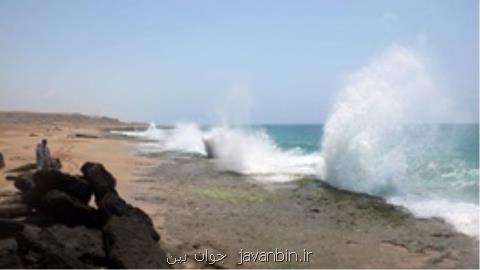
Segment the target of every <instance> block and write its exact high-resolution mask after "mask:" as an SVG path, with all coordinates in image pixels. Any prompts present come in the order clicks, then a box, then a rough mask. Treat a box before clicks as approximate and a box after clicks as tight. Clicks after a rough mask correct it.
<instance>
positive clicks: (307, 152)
mask: <svg viewBox="0 0 480 270" xmlns="http://www.w3.org/2000/svg"><path fill="white" fill-rule="evenodd" d="M325 129H326V126H325V125H323V124H293V125H292V124H290V125H286V124H276V125H249V126H236V127H234V126H230V127H223V126H198V125H196V124H192V123H183V124H178V125H176V126H175V127H174V128H172V129H162V128H157V127H156V125H155V124H153V123H152V124H150V126H149V128H148V129H146V130H138V131H117V132H116V133H121V134H123V135H127V136H132V137H137V138H141V139H143V142H142V143H140V144H139V151H141V152H143V153H176V154H177V155H170V156H171V157H172V158H178V157H181V158H192V159H193V158H199V157H200V158H206V157H207V150H206V147H205V142H208V143H210V144H211V146H212V148H213V152H214V158H213V159H212V162H215V164H216V165H217V168H218V170H221V171H230V172H235V173H238V174H243V175H249V176H251V177H252V179H255V180H256V181H259V182H269V183H284V182H290V181H297V180H300V179H305V178H311V179H317V180H318V181H325V182H327V183H329V184H331V185H333V186H336V187H339V188H342V189H345V190H350V191H355V192H362V193H367V194H371V195H375V196H380V197H383V198H384V199H386V200H387V201H388V202H390V203H392V204H395V205H400V206H402V207H405V208H406V209H408V210H409V211H410V212H412V213H413V214H414V215H416V216H418V217H424V218H429V217H438V218H442V219H444V220H445V221H446V222H448V223H450V224H452V225H453V226H454V227H455V228H456V229H457V230H458V231H460V232H462V233H466V234H468V235H471V236H476V237H478V220H479V125H478V124H435V125H433V124H429V125H412V126H405V127H403V128H402V129H398V130H397V132H398V133H400V135H398V134H389V138H388V143H387V142H385V141H382V140H380V139H378V138H371V137H368V136H367V138H365V136H366V135H358V134H357V135H355V136H349V135H348V134H346V133H343V135H344V136H346V137H349V139H347V138H344V139H343V140H335V143H339V145H332V143H331V142H330V141H329V140H328V139H325V138H324V137H325V136H326V134H325ZM336 136H339V135H336ZM167 156H168V155H167Z"/></svg>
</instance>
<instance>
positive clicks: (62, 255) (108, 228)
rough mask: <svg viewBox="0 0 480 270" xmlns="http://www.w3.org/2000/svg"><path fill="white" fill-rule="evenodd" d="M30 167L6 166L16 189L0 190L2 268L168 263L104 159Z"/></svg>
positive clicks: (142, 214) (154, 235) (143, 217)
mask: <svg viewBox="0 0 480 270" xmlns="http://www.w3.org/2000/svg"><path fill="white" fill-rule="evenodd" d="M31 169H32V168H31V166H23V167H20V168H17V169H14V170H10V174H8V176H7V179H8V180H10V181H13V184H14V186H15V187H16V188H17V189H18V191H12V190H10V191H9V190H3V191H1V192H0V268H168V267H169V265H168V264H167V263H166V254H165V252H164V251H163V250H162V249H161V247H160V245H159V243H158V241H159V240H160V235H159V234H158V233H157V231H156V230H155V227H154V225H153V222H152V220H151V219H150V217H149V216H148V215H147V214H146V213H145V212H144V211H143V210H141V209H140V208H137V207H134V206H132V205H130V204H128V203H127V202H126V201H125V200H124V199H123V198H122V197H121V196H120V194H119V193H118V191H117V189H116V183H117V181H116V179H115V178H114V177H113V176H112V175H111V174H110V172H108V171H107V170H106V169H105V168H104V166H103V165H102V164H100V163H92V162H87V163H85V164H83V166H82V167H81V172H82V174H81V175H71V174H66V173H63V172H61V171H60V170H53V169H52V170H45V171H35V170H31ZM58 169H59V168H58ZM92 199H93V200H94V202H91V201H92Z"/></svg>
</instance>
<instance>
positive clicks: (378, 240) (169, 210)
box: [0, 113, 478, 268]
mask: <svg viewBox="0 0 480 270" xmlns="http://www.w3.org/2000/svg"><path fill="white" fill-rule="evenodd" d="M138 127H142V124H125V123H120V122H118V121H115V120H112V119H105V118H84V117H80V116H78V115H60V116H59V115H46V116H45V115H40V116H39V115H37V114H26V115H25V114H13V115H9V116H8V117H5V115H3V116H2V113H0V152H1V153H3V155H4V157H5V162H6V168H4V169H2V170H0V179H2V180H0V189H12V188H13V185H12V183H11V182H8V181H4V180H3V178H4V176H5V174H6V173H5V172H6V171H7V170H9V169H12V168H14V167H17V166H20V165H23V164H25V163H29V162H33V161H34V149H35V145H36V144H37V143H38V142H39V141H40V140H41V139H42V138H47V139H48V140H49V146H50V149H51V152H52V155H53V156H54V157H58V158H60V159H61V161H62V163H63V170H64V171H66V172H69V173H79V168H80V166H81V165H82V164H83V163H84V162H86V161H96V162H101V163H103V164H104V165H105V166H106V168H107V169H108V170H109V171H110V172H111V173H112V174H113V175H114V176H115V177H116V179H117V185H118V190H119V192H120V193H121V194H122V196H124V198H126V199H127V200H128V202H130V203H132V204H134V205H135V206H139V207H141V208H142V209H144V210H145V211H146V212H147V213H148V214H149V215H150V216H151V217H152V219H153V221H154V223H155V226H156V228H157V230H158V231H159V233H160V235H161V238H162V239H161V244H162V246H163V247H164V248H165V249H166V250H167V252H168V253H169V254H170V255H171V256H172V258H173V257H179V256H184V255H185V254H187V255H188V256H190V257H189V258H191V257H192V256H193V255H194V254H195V253H199V252H200V253H204V252H205V249H208V250H209V251H210V252H214V253H221V254H225V255H227V258H225V259H224V260H223V261H222V262H218V263H217V264H215V265H214V266H212V265H209V264H208V263H198V262H194V261H193V260H189V261H188V263H186V264H176V265H175V266H174V267H175V268H203V267H207V268H212V267H217V268H224V267H227V268H252V267H256V268H270V267H274V268H432V267H433V268H478V239H474V238H472V237H469V236H466V235H462V234H459V233H456V232H455V231H454V230H453V228H452V227H451V226H449V225H447V224H446V223H444V222H442V221H441V220H437V219H417V218H414V217H412V216H411V215H409V214H408V213H406V212H404V211H402V210H401V209H396V208H394V207H392V206H390V205H388V204H385V203H384V202H383V201H382V200H380V199H377V198H373V197H370V196H366V195H361V194H354V193H348V192H342V191H338V190H335V189H332V188H331V187H328V186H326V185H324V184H322V183H321V182H319V181H317V180H311V179H303V180H300V181H296V182H292V183H286V184H268V183H259V182H258V181H255V180H254V179H251V178H249V177H245V176H240V175H235V174H230V173H224V172H220V171H218V170H217V169H216V168H215V164H214V163H213V161H212V160H207V159H204V158H200V157H199V158H188V159H185V158H182V156H172V154H171V153H170V154H168V153H166V154H156V155H143V154H140V153H139V152H138V151H137V146H138V144H139V143H141V142H139V141H137V140H133V139H129V138H126V137H122V136H114V135H111V134H109V133H108V132H107V130H109V129H123V128H138ZM76 134H84V135H89V136H94V138H78V137H77V136H76ZM89 136H87V137H89ZM276 248H277V249H279V250H285V249H288V250H289V251H294V252H297V253H298V254H302V252H305V251H307V252H312V254H311V255H310V257H309V262H297V261H289V262H272V261H271V260H270V261H269V262H259V261H257V262H245V263H243V264H241V265H240V264H239V262H241V259H240V258H241V257H242V256H241V254H240V251H242V250H243V251H245V252H268V251H275V249H276ZM304 250H305V251H304Z"/></svg>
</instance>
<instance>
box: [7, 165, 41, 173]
mask: <svg viewBox="0 0 480 270" xmlns="http://www.w3.org/2000/svg"><path fill="white" fill-rule="evenodd" d="M36 169H37V164H35V163H27V164H25V165H22V166H20V167H16V168H14V169H11V170H8V171H7V172H9V173H15V172H28V171H32V170H36Z"/></svg>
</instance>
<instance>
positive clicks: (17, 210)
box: [0, 203, 30, 218]
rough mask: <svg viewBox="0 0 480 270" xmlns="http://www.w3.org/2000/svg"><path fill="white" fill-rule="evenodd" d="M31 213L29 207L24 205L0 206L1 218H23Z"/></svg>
mask: <svg viewBox="0 0 480 270" xmlns="http://www.w3.org/2000/svg"><path fill="white" fill-rule="evenodd" d="M29 213H30V209H29V207H28V206H27V205H26V204H24V203H12V204H2V205H0V218H15V217H23V216H26V215H28V214H29Z"/></svg>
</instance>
